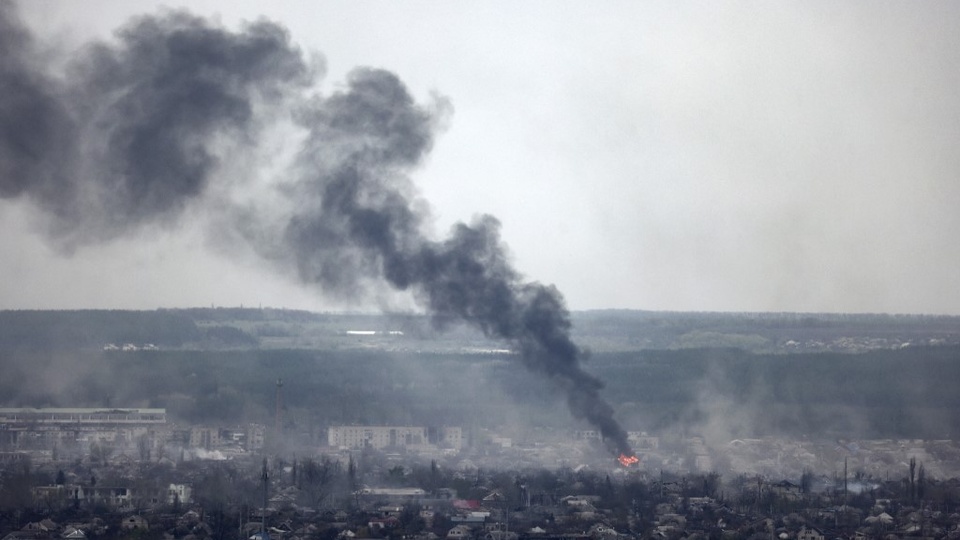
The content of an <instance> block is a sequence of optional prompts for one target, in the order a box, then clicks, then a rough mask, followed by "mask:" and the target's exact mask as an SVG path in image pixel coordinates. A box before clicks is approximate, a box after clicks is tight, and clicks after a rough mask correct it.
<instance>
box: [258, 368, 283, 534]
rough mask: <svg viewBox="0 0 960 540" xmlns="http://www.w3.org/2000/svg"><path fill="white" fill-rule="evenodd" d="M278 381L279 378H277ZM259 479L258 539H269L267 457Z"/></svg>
mask: <svg viewBox="0 0 960 540" xmlns="http://www.w3.org/2000/svg"><path fill="white" fill-rule="evenodd" d="M277 382H279V379H278V380H277ZM260 480H262V481H263V510H262V511H261V512H260V540H270V534H269V533H267V490H268V488H269V485H270V484H269V482H268V481H269V480H270V477H269V476H268V475H267V458H263V471H262V472H261V473H260Z"/></svg>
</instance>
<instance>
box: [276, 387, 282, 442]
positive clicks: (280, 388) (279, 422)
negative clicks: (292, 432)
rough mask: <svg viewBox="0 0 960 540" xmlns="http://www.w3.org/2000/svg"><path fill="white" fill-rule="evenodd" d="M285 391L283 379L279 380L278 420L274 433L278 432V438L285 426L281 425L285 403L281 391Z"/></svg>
mask: <svg viewBox="0 0 960 540" xmlns="http://www.w3.org/2000/svg"><path fill="white" fill-rule="evenodd" d="M282 389H283V379H277V418H276V424H275V425H274V431H276V433H277V436H278V437H279V436H280V427H281V426H282V425H283V424H282V423H281V418H280V411H281V410H283V401H282V399H281V390H282Z"/></svg>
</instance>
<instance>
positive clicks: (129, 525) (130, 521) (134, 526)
mask: <svg viewBox="0 0 960 540" xmlns="http://www.w3.org/2000/svg"><path fill="white" fill-rule="evenodd" d="M120 527H121V528H122V529H123V530H125V531H133V530H141V531H148V530H150V525H149V524H148V523H147V520H146V519H145V518H144V517H143V516H128V517H125V518H123V521H122V522H120Z"/></svg>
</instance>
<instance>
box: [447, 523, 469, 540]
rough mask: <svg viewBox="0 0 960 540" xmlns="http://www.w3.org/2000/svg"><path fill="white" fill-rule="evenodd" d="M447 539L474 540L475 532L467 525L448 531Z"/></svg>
mask: <svg viewBox="0 0 960 540" xmlns="http://www.w3.org/2000/svg"><path fill="white" fill-rule="evenodd" d="M447 538H450V539H451V540H467V539H469V538H473V530H472V529H471V528H470V527H468V526H466V525H457V526H456V527H454V528H452V529H450V530H449V531H447Z"/></svg>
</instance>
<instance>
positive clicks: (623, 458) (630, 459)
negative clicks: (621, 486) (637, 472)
mask: <svg viewBox="0 0 960 540" xmlns="http://www.w3.org/2000/svg"><path fill="white" fill-rule="evenodd" d="M617 461H619V462H620V464H621V465H623V466H624V467H629V466H631V465H633V464H634V463H639V462H640V458H638V457H637V456H628V455H626V454H620V457H618V458H617Z"/></svg>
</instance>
